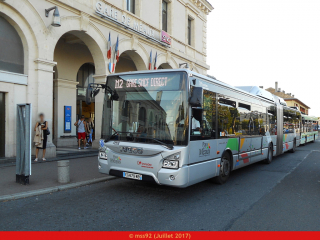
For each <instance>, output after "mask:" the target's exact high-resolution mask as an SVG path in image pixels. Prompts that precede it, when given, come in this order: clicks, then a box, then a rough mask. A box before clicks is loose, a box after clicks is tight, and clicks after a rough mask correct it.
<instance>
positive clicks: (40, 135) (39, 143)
mask: <svg viewBox="0 0 320 240" xmlns="http://www.w3.org/2000/svg"><path fill="white" fill-rule="evenodd" d="M39 118H40V121H39V122H37V123H36V126H35V127H34V131H35V132H36V135H35V137H34V142H35V145H36V159H35V160H34V161H35V162H38V154H39V149H42V150H43V153H42V160H43V161H46V159H45V156H46V148H47V138H48V134H47V130H48V122H47V121H45V120H44V114H43V113H40V114H39Z"/></svg>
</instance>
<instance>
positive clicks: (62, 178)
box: [58, 160, 70, 183]
mask: <svg viewBox="0 0 320 240" xmlns="http://www.w3.org/2000/svg"><path fill="white" fill-rule="evenodd" d="M58 182H59V183H68V182H70V168H69V160H63V161H58Z"/></svg>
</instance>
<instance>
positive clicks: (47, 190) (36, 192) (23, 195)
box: [0, 176, 116, 202]
mask: <svg viewBox="0 0 320 240" xmlns="http://www.w3.org/2000/svg"><path fill="white" fill-rule="evenodd" d="M112 179H116V177H113V176H108V177H103V178H98V179H92V180H87V181H82V182H76V183H70V184H66V185H62V186H56V187H50V188H43V189H39V190H33V191H28V192H22V193H15V194H10V195H4V196H0V202H3V201H10V200H17V199H21V198H27V197H33V196H38V195H42V194H48V193H53V192H58V191H64V190H68V189H72V188H76V187H82V186H85V185H89V184H93V183H99V182H104V181H107V180H112Z"/></svg>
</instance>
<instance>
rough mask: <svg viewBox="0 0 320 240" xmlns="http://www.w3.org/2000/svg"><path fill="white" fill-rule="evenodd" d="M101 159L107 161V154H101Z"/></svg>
mask: <svg viewBox="0 0 320 240" xmlns="http://www.w3.org/2000/svg"><path fill="white" fill-rule="evenodd" d="M99 158H101V159H105V160H107V159H108V157H107V154H106V153H105V152H99Z"/></svg>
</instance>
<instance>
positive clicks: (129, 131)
mask: <svg viewBox="0 0 320 240" xmlns="http://www.w3.org/2000/svg"><path fill="white" fill-rule="evenodd" d="M97 87H100V88H103V89H105V93H104V104H103V118H102V130H101V131H102V132H101V140H100V149H99V156H98V168H99V171H100V172H101V173H105V174H109V175H113V176H117V177H121V178H128V179H135V180H142V181H151V182H155V183H157V184H161V185H168V186H174V187H187V186H190V185H192V184H195V183H198V182H201V181H204V180H207V179H211V178H212V179H214V180H215V181H216V182H217V183H219V184H223V183H225V182H226V181H227V180H228V178H229V176H230V173H231V171H233V170H236V169H239V168H242V167H244V166H247V165H249V164H252V163H255V162H258V161H264V162H265V163H271V162H272V159H273V157H274V156H277V155H280V154H282V153H284V152H287V151H291V152H294V151H295V150H296V147H298V146H299V145H300V144H303V143H305V141H310V140H315V139H317V138H318V132H315V131H313V132H311V131H309V128H308V127H309V125H310V124H309V121H310V120H309V119H308V118H307V116H303V118H302V116H301V113H300V112H299V111H298V110H296V109H292V108H289V107H287V106H286V103H285V102H284V100H283V99H281V98H278V97H277V96H274V95H272V94H271V93H269V92H267V91H265V90H263V89H261V88H258V87H233V86H230V85H228V84H226V83H223V82H221V81H218V80H216V79H215V78H212V77H208V76H203V75H200V74H198V73H195V72H192V71H190V70H189V69H175V70H157V71H139V72H128V73H119V74H112V75H109V76H108V77H107V81H106V84H103V85H99V86H98V85H95V86H94V85H90V86H89V87H88V90H87V96H88V97H87V102H89V103H90V99H91V97H94V96H95V95H96V94H97V93H98V92H99V90H98V89H97ZM309 133H310V134H311V133H312V138H311V135H310V137H306V136H309ZM306 139H307V140H306Z"/></svg>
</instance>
